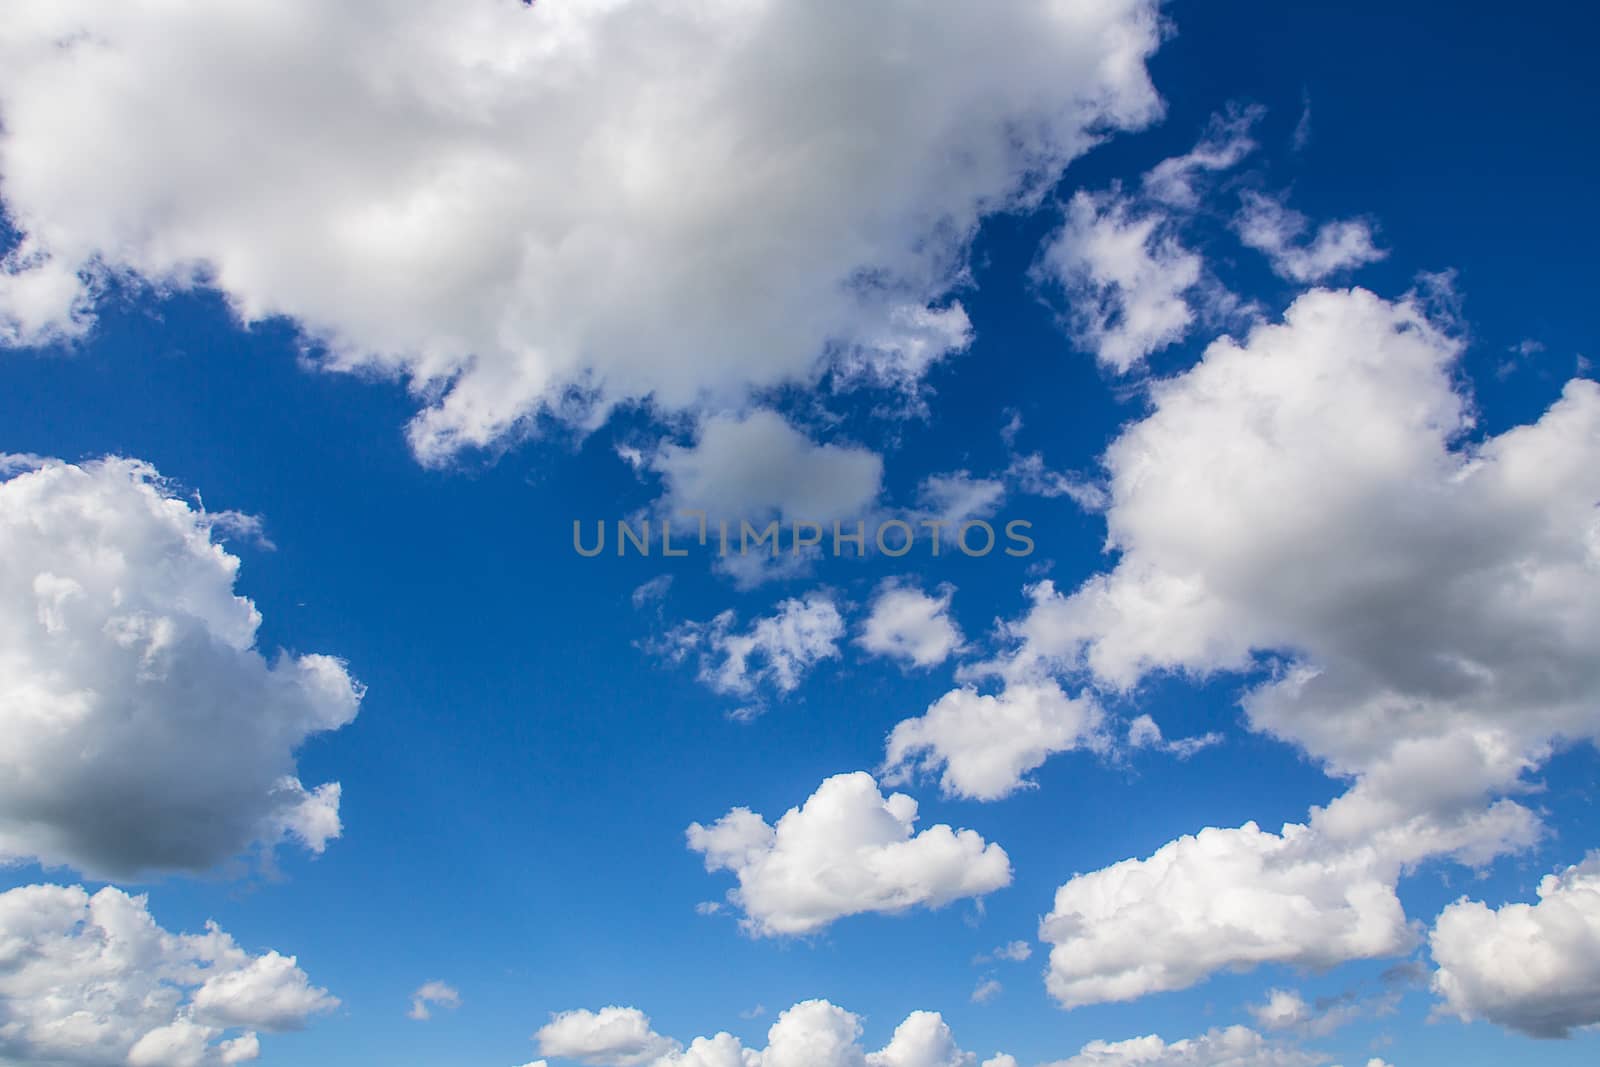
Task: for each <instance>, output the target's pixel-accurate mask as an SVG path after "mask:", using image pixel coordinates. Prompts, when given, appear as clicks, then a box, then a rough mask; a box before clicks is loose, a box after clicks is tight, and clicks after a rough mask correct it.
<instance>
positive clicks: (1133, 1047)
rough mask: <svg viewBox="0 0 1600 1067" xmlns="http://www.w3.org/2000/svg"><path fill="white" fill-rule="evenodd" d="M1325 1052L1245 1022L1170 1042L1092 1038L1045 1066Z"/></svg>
mask: <svg viewBox="0 0 1600 1067" xmlns="http://www.w3.org/2000/svg"><path fill="white" fill-rule="evenodd" d="M1325 1062H1327V1057H1325V1056H1319V1055H1317V1054H1316V1053H1312V1052H1306V1051H1303V1050H1301V1049H1297V1048H1293V1047H1290V1046H1286V1045H1278V1044H1274V1043H1273V1042H1271V1041H1268V1040H1267V1039H1266V1038H1264V1037H1262V1036H1261V1035H1260V1034H1258V1033H1256V1032H1255V1031H1254V1030H1251V1029H1249V1028H1248V1027H1244V1026H1230V1027H1228V1028H1227V1029H1225V1030H1212V1031H1210V1032H1208V1033H1205V1034H1202V1035H1201V1036H1199V1037H1191V1038H1185V1039H1184V1040H1182V1041H1173V1042H1171V1043H1168V1042H1166V1041H1163V1040H1162V1039H1161V1038H1160V1037H1157V1036H1156V1035H1154V1034H1150V1035H1148V1036H1146V1037H1136V1038H1132V1039H1131V1040H1128V1041H1115V1042H1110V1041H1091V1042H1090V1043H1089V1044H1087V1045H1085V1046H1084V1047H1083V1051H1081V1052H1079V1053H1078V1054H1077V1055H1076V1056H1074V1057H1072V1058H1071V1059H1069V1060H1062V1061H1060V1062H1059V1063H1054V1064H1050V1065H1049V1067H1312V1065H1313V1064H1319V1063H1325Z"/></svg>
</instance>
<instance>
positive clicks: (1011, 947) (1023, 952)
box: [972, 941, 1033, 963]
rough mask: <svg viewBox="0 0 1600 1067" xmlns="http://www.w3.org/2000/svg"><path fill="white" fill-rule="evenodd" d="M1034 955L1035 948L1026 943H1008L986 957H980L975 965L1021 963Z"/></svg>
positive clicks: (974, 960)
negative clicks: (1004, 961)
mask: <svg viewBox="0 0 1600 1067" xmlns="http://www.w3.org/2000/svg"><path fill="white" fill-rule="evenodd" d="M1032 955H1033V946H1032V945H1030V944H1028V943H1027V942H1026V941H1008V942H1006V943H1005V944H1003V945H1001V946H1000V947H999V948H997V949H995V950H994V951H993V952H991V953H989V954H988V955H986V956H978V957H976V958H975V959H973V961H972V962H973V963H993V962H994V961H996V960H1008V961H1010V962H1012V963H1021V962H1022V961H1023V960H1025V959H1028V958H1029V957H1030V956H1032Z"/></svg>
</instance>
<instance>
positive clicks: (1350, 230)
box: [1234, 192, 1389, 282]
mask: <svg viewBox="0 0 1600 1067" xmlns="http://www.w3.org/2000/svg"><path fill="white" fill-rule="evenodd" d="M1243 201H1244V207H1243V208H1242V209H1241V210H1240V212H1239V214H1238V216H1237V217H1236V218H1235V219H1234V228H1235V229H1236V230H1238V232H1239V239H1240V240H1241V241H1243V242H1244V243H1245V245H1247V246H1248V247H1250V248H1254V249H1255V250H1256V251H1258V252H1261V253H1262V254H1263V255H1265V256H1266V257H1267V259H1268V260H1269V261H1270V262H1271V263H1272V269H1273V270H1275V271H1277V272H1278V273H1279V274H1281V275H1283V277H1285V278H1288V279H1289V280H1290V281H1296V282H1319V281H1322V280H1323V279H1324V278H1327V277H1328V276H1329V275H1332V274H1337V273H1338V272H1339V271H1344V270H1354V269H1355V268H1356V267H1364V266H1366V265H1367V264H1368V263H1376V262H1377V261H1378V260H1380V259H1383V258H1384V257H1386V256H1387V255H1388V254H1389V253H1388V252H1386V251H1384V250H1383V249H1381V248H1379V247H1378V246H1377V245H1376V244H1375V243H1374V242H1373V240H1372V227H1371V226H1369V225H1368V224H1367V223H1365V222H1362V221H1361V220H1359V219H1345V220H1341V221H1337V222H1325V223H1323V224H1322V226H1320V227H1319V228H1318V229H1317V232H1316V234H1315V235H1314V236H1313V237H1312V238H1311V239H1310V241H1302V240H1301V235H1302V234H1304V233H1305V231H1306V229H1307V228H1308V227H1309V226H1310V224H1311V223H1310V220H1309V219H1307V218H1306V217H1305V216H1304V215H1302V214H1301V213H1300V212H1298V211H1294V210H1292V209H1290V208H1289V207H1288V206H1286V205H1285V204H1284V202H1283V200H1282V199H1281V198H1277V197H1271V196H1264V195H1262V194H1261V193H1256V192H1246V193H1245V194H1244V196H1243Z"/></svg>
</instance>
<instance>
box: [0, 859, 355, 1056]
mask: <svg viewBox="0 0 1600 1067" xmlns="http://www.w3.org/2000/svg"><path fill="white" fill-rule="evenodd" d="M338 1003H339V1002H338V1000H336V999H335V998H333V997H331V996H329V995H328V992H327V991H326V990H324V989H318V988H316V987H315V986H312V985H311V983H310V981H309V980H308V979H307V977H306V974H305V972H304V971H302V970H300V968H299V967H297V966H296V965H295V959H294V957H292V956H288V957H286V956H280V955H279V954H278V953H276V952H268V953H266V954H265V955H261V956H251V955H250V954H249V953H247V952H245V951H244V950H243V949H241V948H239V946H238V945H236V944H235V943H234V941H233V939H232V938H231V937H229V936H228V935H227V934H225V933H223V932H222V931H221V930H220V929H218V928H217V927H216V926H215V925H214V924H213V925H211V926H209V927H208V928H207V930H206V932H205V933H204V934H171V933H168V932H167V931H166V930H163V929H162V928H161V927H160V926H158V925H156V922H155V920H154V919H153V918H152V917H151V915H150V912H149V911H148V909H147V902H146V899H145V898H144V897H130V896H128V895H127V894H126V893H123V892H122V891H121V890H118V889H114V888H106V889H102V890H100V891H99V892H98V893H95V894H94V895H93V896H90V895H89V894H88V893H87V892H85V891H84V890H83V889H82V888H79V887H76V886H74V887H64V886H56V885H31V886H25V887H23V888H20V889H13V890H10V891H9V892H6V893H0V1062H6V1063H19V1064H20V1063H28V1064H40V1065H52V1067H57V1065H59V1067H214V1065H221V1064H233V1063H243V1062H246V1061H248V1060H253V1059H255V1058H256V1057H257V1056H258V1055H259V1053H260V1042H259V1039H258V1038H257V1036H256V1033H255V1031H257V1030H266V1031H284V1030H297V1029H300V1028H301V1027H303V1026H305V1024H306V1022H307V1021H308V1020H309V1019H310V1017H312V1016H314V1015H317V1014H319V1013H322V1012H327V1011H331V1010H332V1009H333V1008H335V1007H337V1006H338ZM239 1031H243V1032H239ZM230 1032H234V1036H232V1037H229V1036H226V1035H228V1034H229V1033H230Z"/></svg>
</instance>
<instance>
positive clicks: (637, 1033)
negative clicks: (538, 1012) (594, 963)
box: [533, 1005, 677, 1067]
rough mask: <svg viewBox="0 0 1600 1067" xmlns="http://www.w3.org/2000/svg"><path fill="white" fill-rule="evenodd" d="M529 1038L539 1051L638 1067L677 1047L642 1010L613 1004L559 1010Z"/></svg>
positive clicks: (606, 1066) (612, 1066) (598, 1064)
mask: <svg viewBox="0 0 1600 1067" xmlns="http://www.w3.org/2000/svg"><path fill="white" fill-rule="evenodd" d="M533 1039H534V1040H535V1041H536V1042H538V1044H539V1053H540V1054H541V1055H544V1056H556V1057H562V1058H565V1059H571V1060H578V1061H580V1062H582V1063H589V1064H594V1065H595V1067H642V1065H644V1064H653V1063H656V1062H658V1061H660V1060H661V1059H663V1058H664V1057H666V1056H667V1054H668V1053H670V1052H672V1051H674V1050H675V1049H676V1048H677V1043H676V1042H674V1041H671V1040H669V1039H668V1038H664V1037H662V1036H661V1035H660V1034H657V1033H656V1032H655V1031H654V1030H652V1029H651V1028H650V1017H649V1016H647V1015H646V1014H645V1013H644V1012H642V1011H640V1010H638V1009H637V1008H623V1007H617V1006H616V1005H612V1006H611V1007H607V1008H601V1009H600V1010H599V1011H587V1010H579V1011H564V1012H561V1013H560V1014H559V1015H556V1016H554V1017H553V1018H551V1020H550V1021H549V1022H548V1023H546V1024H545V1025H544V1026H541V1027H540V1028H539V1031H538V1033H536V1034H534V1035H533Z"/></svg>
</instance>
